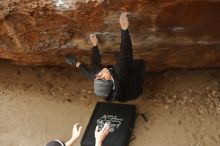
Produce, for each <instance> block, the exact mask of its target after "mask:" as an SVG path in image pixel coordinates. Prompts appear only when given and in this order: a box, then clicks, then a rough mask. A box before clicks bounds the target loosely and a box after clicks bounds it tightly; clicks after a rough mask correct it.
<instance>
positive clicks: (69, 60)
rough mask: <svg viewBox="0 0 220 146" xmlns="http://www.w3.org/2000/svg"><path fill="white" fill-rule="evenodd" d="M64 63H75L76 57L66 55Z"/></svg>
mask: <svg viewBox="0 0 220 146" xmlns="http://www.w3.org/2000/svg"><path fill="white" fill-rule="evenodd" d="M65 60H66V63H68V64H69V65H76V62H77V60H76V58H75V57H74V56H71V55H68V56H66V57H65Z"/></svg>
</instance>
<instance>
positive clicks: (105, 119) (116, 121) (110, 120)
mask: <svg viewBox="0 0 220 146" xmlns="http://www.w3.org/2000/svg"><path fill="white" fill-rule="evenodd" d="M122 121H123V119H122V118H118V117H117V116H113V115H103V116H102V117H101V118H99V119H98V120H97V125H98V131H100V130H101V129H102V127H103V126H104V124H105V123H107V124H109V127H110V129H109V132H114V131H115V129H117V128H118V127H119V126H120V125H121V122H122Z"/></svg>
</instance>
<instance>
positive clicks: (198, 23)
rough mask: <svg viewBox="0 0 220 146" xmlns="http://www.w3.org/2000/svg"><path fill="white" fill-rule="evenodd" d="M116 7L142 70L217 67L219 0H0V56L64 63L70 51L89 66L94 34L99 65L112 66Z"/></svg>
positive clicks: (219, 60) (219, 62) (115, 49)
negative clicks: (123, 17) (143, 63)
mask: <svg viewBox="0 0 220 146" xmlns="http://www.w3.org/2000/svg"><path fill="white" fill-rule="evenodd" d="M122 11H128V12H130V15H129V21H130V28H129V30H130V33H131V37H132V42H133V47H134V58H137V59H139V58H143V59H145V60H146V62H147V68H146V70H147V71H162V70H165V69H169V68H207V67H220V27H219V26H220V1H219V0H209V1H208V0H207V1H204V0H203V1H198V0H155V1H151V0H136V1H134V0H123V1H119V0H97V1H91V0H33V1H32V2H30V1H28V0H16V1H14V0H4V1H0V58H1V59H7V60H9V61H11V62H13V63H16V64H22V65H61V66H66V65H65V62H64V59H63V56H65V55H66V54H73V55H75V56H77V58H78V59H79V60H80V61H82V62H84V63H86V64H89V60H90V57H89V56H90V47H91V44H90V42H89V38H88V35H89V34H90V33H95V34H97V36H98V38H99V42H100V43H99V48H100V50H101V52H102V61H103V63H104V64H109V63H110V64H114V61H115V57H116V56H117V54H118V51H119V46H120V27H119V24H118V18H119V16H120V13H121V12H122Z"/></svg>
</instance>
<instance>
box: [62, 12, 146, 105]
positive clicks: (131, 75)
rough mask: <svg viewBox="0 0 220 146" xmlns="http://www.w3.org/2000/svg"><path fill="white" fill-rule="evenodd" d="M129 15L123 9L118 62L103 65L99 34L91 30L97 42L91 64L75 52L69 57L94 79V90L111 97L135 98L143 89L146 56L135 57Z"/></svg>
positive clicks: (119, 98) (82, 71)
mask: <svg viewBox="0 0 220 146" xmlns="http://www.w3.org/2000/svg"><path fill="white" fill-rule="evenodd" d="M127 15H128V13H127V12H123V13H122V14H121V16H120V18H119V23H120V26H121V45H120V53H119V55H118V57H117V60H116V64H115V65H114V66H113V65H109V66H107V67H103V65H102V64H101V55H100V52H99V49H98V39H97V37H96V35H95V34H90V40H91V42H92V45H93V47H92V49H91V68H87V67H86V66H85V65H83V64H82V63H80V62H79V61H77V60H76V59H75V57H74V56H71V55H68V56H66V57H65V59H66V62H67V63H68V64H70V65H74V66H76V67H77V68H79V70H80V72H81V73H82V75H83V76H85V77H86V78H87V79H91V80H94V93H95V94H96V95H97V96H100V97H103V98H104V99H105V100H107V101H114V100H117V101H121V102H122V101H128V100H133V99H136V98H137V97H138V96H140V95H141V94H142V93H143V84H144V76H145V62H144V60H142V59H139V60H134V59H133V52H132V43H131V38H130V34H129V31H128V26H129V22H128V17H127Z"/></svg>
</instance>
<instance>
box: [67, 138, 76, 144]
mask: <svg viewBox="0 0 220 146" xmlns="http://www.w3.org/2000/svg"><path fill="white" fill-rule="evenodd" d="M74 141H75V140H74V139H72V138H71V139H70V140H68V141H67V142H66V143H65V145H66V146H72V145H73V143H74Z"/></svg>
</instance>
